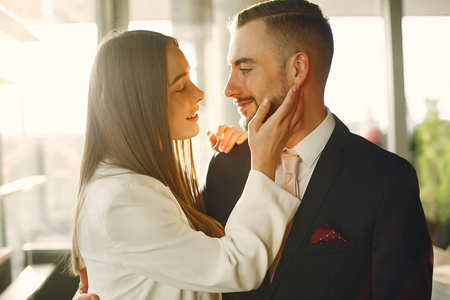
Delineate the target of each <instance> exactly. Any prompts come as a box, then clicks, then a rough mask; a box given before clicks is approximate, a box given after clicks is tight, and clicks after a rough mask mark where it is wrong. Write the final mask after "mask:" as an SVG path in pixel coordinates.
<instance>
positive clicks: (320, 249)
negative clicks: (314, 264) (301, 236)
mask: <svg viewBox="0 0 450 300" xmlns="http://www.w3.org/2000/svg"><path fill="white" fill-rule="evenodd" d="M351 250H352V242H351V241H345V242H339V243H331V244H316V245H307V246H306V247H305V249H304V254H305V255H326V254H334V253H341V252H346V251H351Z"/></svg>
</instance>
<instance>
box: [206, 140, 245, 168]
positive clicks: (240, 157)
mask: <svg viewBox="0 0 450 300" xmlns="http://www.w3.org/2000/svg"><path fill="white" fill-rule="evenodd" d="M250 159H251V153H250V147H249V145H248V141H245V142H244V143H242V144H241V145H235V146H234V147H233V149H231V151H230V152H229V153H223V152H217V153H216V154H214V156H213V157H212V159H211V162H212V163H213V162H215V163H219V162H220V163H227V164H228V163H242V162H245V161H248V162H250Z"/></svg>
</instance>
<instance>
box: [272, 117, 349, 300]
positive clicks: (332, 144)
mask: <svg viewBox="0 0 450 300" xmlns="http://www.w3.org/2000/svg"><path fill="white" fill-rule="evenodd" d="M334 118H335V120H336V126H335V128H334V130H333V133H332V135H331V137H330V139H329V141H328V143H327V145H326V146H325V148H324V150H323V151H322V154H321V156H320V158H319V161H318V162H317V165H316V168H315V169H314V172H313V175H312V177H311V180H310V181H309V184H308V187H307V189H306V191H305V195H304V196H303V199H302V204H301V206H300V208H299V209H298V211H297V213H296V215H295V219H294V223H293V225H292V228H291V231H290V233H289V236H288V239H287V241H286V244H285V246H284V250H283V254H282V255H281V259H280V263H279V264H278V267H277V270H276V272H275V276H274V278H273V281H272V284H271V286H270V291H269V297H270V296H272V294H273V293H274V291H275V290H276V288H277V286H278V284H279V283H280V281H281V279H282V277H283V275H284V273H285V272H286V270H287V268H288V267H289V265H290V264H291V261H292V259H293V258H294V256H295V254H296V253H297V252H298V250H299V249H300V246H301V245H302V244H304V243H308V242H309V241H308V238H309V237H307V233H308V232H309V230H310V227H311V225H312V223H313V221H314V219H315V218H316V215H317V213H318V212H319V210H320V208H321V207H322V204H323V202H324V200H325V198H326V197H327V195H328V192H329V190H330V188H331V186H332V185H333V182H334V181H335V179H336V176H337V175H338V173H339V170H340V169H341V167H342V165H343V164H344V161H345V158H344V156H343V155H342V150H344V149H345V148H347V145H348V138H349V130H348V128H347V127H346V126H345V125H344V124H343V123H342V122H341V121H340V120H339V119H338V118H337V117H336V116H334ZM300 272H301V270H300Z"/></svg>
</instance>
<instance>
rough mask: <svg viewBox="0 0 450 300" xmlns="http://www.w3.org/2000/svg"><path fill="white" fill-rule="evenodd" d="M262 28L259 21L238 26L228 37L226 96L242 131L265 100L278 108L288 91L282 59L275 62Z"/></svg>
mask: <svg viewBox="0 0 450 300" xmlns="http://www.w3.org/2000/svg"><path fill="white" fill-rule="evenodd" d="M264 28H265V24H264V23H263V22H262V21H259V20H257V21H251V22H249V23H247V24H246V25H244V26H242V27H240V28H239V29H237V30H236V31H235V32H234V35H233V36H232V37H231V41H230V47H229V50H228V57H227V61H228V66H229V68H230V76H229V78H228V82H227V85H226V86H225V95H226V96H227V97H230V98H234V103H235V104H236V105H237V107H238V110H239V113H240V114H241V115H242V117H243V118H242V120H241V123H242V124H241V125H242V126H243V128H245V129H247V124H248V122H249V121H250V119H251V118H252V117H253V116H254V115H255V113H256V110H257V109H258V106H259V105H260V104H261V103H262V101H263V100H264V98H268V99H269V100H270V101H271V102H272V105H271V107H273V106H276V107H278V106H279V105H280V104H281V102H282V101H283V100H284V98H285V96H286V94H287V92H288V90H289V87H288V84H287V80H286V71H285V68H284V66H282V65H280V61H282V60H281V59H277V57H276V55H277V51H275V49H273V47H272V46H271V43H269V42H268V38H269V37H270V36H269V35H268V34H267V33H265V30H264ZM274 104H275V105H274Z"/></svg>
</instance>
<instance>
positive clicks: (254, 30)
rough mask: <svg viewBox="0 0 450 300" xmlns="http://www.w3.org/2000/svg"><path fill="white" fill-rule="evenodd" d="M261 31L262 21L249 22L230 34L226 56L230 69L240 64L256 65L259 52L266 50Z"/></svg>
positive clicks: (262, 27)
mask: <svg viewBox="0 0 450 300" xmlns="http://www.w3.org/2000/svg"><path fill="white" fill-rule="evenodd" d="M263 29H264V24H263V22H262V21H251V22H249V23H248V24H245V25H243V26H242V27H240V28H238V29H235V30H234V32H232V34H231V37H230V46H229V48H228V55H227V62H228V65H229V66H230V67H233V66H235V65H238V64H239V63H242V62H249V63H256V62H257V61H258V57H259V55H260V54H261V52H264V51H267V50H268V49H267V43H265V42H264V41H263V38H262V36H263V33H264V30H263Z"/></svg>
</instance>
